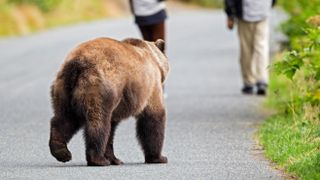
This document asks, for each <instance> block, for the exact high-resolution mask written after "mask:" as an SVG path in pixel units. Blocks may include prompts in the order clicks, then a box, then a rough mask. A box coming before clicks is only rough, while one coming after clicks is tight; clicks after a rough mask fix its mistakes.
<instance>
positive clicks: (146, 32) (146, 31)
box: [138, 25, 152, 41]
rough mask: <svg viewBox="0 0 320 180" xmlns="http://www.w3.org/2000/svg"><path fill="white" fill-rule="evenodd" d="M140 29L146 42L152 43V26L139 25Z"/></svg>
mask: <svg viewBox="0 0 320 180" xmlns="http://www.w3.org/2000/svg"><path fill="white" fill-rule="evenodd" d="M138 27H139V30H140V32H141V35H142V37H143V39H144V40H146V41H151V38H152V28H151V25H144V26H141V25H139V26H138Z"/></svg>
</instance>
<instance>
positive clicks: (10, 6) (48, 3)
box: [0, 0, 222, 37]
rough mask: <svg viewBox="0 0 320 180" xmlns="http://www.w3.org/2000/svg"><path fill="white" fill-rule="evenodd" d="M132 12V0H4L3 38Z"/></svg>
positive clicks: (218, 2)
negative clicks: (130, 0)
mask: <svg viewBox="0 0 320 180" xmlns="http://www.w3.org/2000/svg"><path fill="white" fill-rule="evenodd" d="M169 3H170V4H171V5H169V6H175V5H176V4H180V5H181V3H187V4H189V5H191V4H194V5H200V6H202V7H209V8H221V7H222V0H172V1H170V2H169ZM129 14H130V9H129V1H128V0H90V1H87V0H73V1H71V0H45V1H44V0H0V22H1V26H0V37H4V36H13V35H25V34H28V33H30V32H34V31H39V30H43V29H46V28H51V27H55V26H60V25H67V24H72V23H77V22H83V21H92V20H96V19H102V18H112V17H120V16H125V15H129Z"/></svg>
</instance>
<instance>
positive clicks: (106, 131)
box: [49, 38, 169, 166]
mask: <svg viewBox="0 0 320 180" xmlns="http://www.w3.org/2000/svg"><path fill="white" fill-rule="evenodd" d="M163 49H164V41H162V40H157V41H156V42H148V41H143V40H139V39H132V38H130V39H125V40H123V41H117V40H113V39H110V38H98V39H95V40H91V41H88V42H85V43H82V44H80V45H79V46H78V47H76V48H75V49H74V50H72V51H71V52H70V53H69V55H68V56H67V58H66V60H65V62H64V64H63V65H62V67H61V69H60V71H59V72H58V74H57V77H56V79H55V81H54V82H53V85H52V87H51V98H52V106H53V110H54V116H53V118H52V119H51V129H50V131H51V132H50V140H49V146H50V151H51V154H52V155H53V156H54V157H55V158H56V159H57V160H58V161H61V162H67V161H69V160H71V153H70V151H69V150H68V148H67V143H68V142H69V141H70V139H71V138H72V136H73V135H74V134H75V133H76V132H77V131H78V130H79V129H80V128H81V127H84V138H85V145H86V159H87V165H88V166H106V165H110V164H114V165H119V164H122V162H121V161H120V160H119V159H118V158H116V157H115V155H114V152H113V137H114V133H115V130H116V127H117V125H118V124H119V122H120V121H121V120H123V119H126V118H128V117H130V116H134V117H136V119H137V128H136V131H137V132H136V133H137V138H138V140H139V143H140V145H141V147H142V149H143V152H144V156H145V163H167V158H166V157H164V156H162V155H161V151H162V146H163V141H164V131H165V122H166V110H165V105H164V100H163V92H162V91H163V90H162V85H163V83H164V81H165V79H166V77H167V74H168V71H169V64H168V61H167V58H166V56H165V55H164V53H163Z"/></svg>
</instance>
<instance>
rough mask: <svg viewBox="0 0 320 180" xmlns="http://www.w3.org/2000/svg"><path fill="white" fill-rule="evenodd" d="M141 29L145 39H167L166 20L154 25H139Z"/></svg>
mask: <svg viewBox="0 0 320 180" xmlns="http://www.w3.org/2000/svg"><path fill="white" fill-rule="evenodd" d="M139 30H140V32H141V34H142V37H143V39H144V40H147V41H156V40H158V39H162V40H164V41H165V21H162V22H160V23H157V24H152V25H144V26H141V25H139Z"/></svg>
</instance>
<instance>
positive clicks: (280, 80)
mask: <svg viewBox="0 0 320 180" xmlns="http://www.w3.org/2000/svg"><path fill="white" fill-rule="evenodd" d="M279 4H280V5H281V6H282V7H283V8H284V9H285V11H287V12H288V14H289V15H290V18H289V20H288V21H287V22H285V23H284V24H283V25H282V30H283V31H284V33H285V34H286V35H287V36H288V37H289V40H290V41H289V49H290V50H289V51H287V52H283V54H282V56H281V57H280V58H278V60H277V61H276V62H275V63H274V64H273V65H272V66H271V68H272V70H273V71H272V73H271V74H272V75H271V81H270V86H269V92H270V95H269V97H268V104H269V105H270V106H271V107H272V108H274V109H277V110H278V115H276V116H273V117H271V118H270V119H268V120H267V121H266V122H265V123H264V124H263V125H262V127H261V129H260V132H259V134H260V135H259V136H260V141H261V143H262V145H263V146H264V148H265V152H266V155H267V156H268V157H269V158H270V159H272V160H273V161H274V162H276V163H277V164H278V165H279V166H280V167H282V168H284V169H285V170H286V171H287V172H290V173H292V174H295V175H296V176H297V177H299V178H300V179H320V164H319V163H320V16H316V15H318V14H320V0H309V1H305V0H292V1H287V0H280V2H279Z"/></svg>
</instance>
